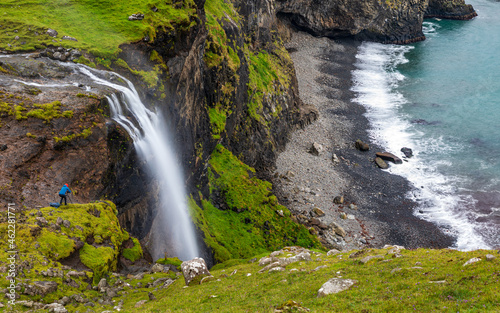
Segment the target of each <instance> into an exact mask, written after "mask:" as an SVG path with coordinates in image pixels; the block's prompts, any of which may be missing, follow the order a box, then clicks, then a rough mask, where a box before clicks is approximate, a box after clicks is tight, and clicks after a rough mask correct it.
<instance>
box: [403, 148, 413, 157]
mask: <svg viewBox="0 0 500 313" xmlns="http://www.w3.org/2000/svg"><path fill="white" fill-rule="evenodd" d="M401 152H403V154H404V155H405V157H407V158H411V157H412V156H413V151H412V150H411V149H410V148H407V147H403V148H401Z"/></svg>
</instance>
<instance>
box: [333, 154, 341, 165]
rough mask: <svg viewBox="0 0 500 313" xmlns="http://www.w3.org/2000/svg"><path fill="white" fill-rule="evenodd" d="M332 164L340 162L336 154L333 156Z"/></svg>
mask: <svg viewBox="0 0 500 313" xmlns="http://www.w3.org/2000/svg"><path fill="white" fill-rule="evenodd" d="M332 162H333V163H335V164H336V163H339V162H340V160H339V157H338V156H337V155H336V154H335V153H334V154H332Z"/></svg>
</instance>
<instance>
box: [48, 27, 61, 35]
mask: <svg viewBox="0 0 500 313" xmlns="http://www.w3.org/2000/svg"><path fill="white" fill-rule="evenodd" d="M57 34H58V33H57V31H56V30H54V29H52V28H49V29H48V30H47V35H49V36H50V37H57Z"/></svg>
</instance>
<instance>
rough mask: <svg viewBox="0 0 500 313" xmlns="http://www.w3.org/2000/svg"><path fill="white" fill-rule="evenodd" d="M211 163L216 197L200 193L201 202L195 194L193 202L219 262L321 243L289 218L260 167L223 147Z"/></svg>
mask: <svg viewBox="0 0 500 313" xmlns="http://www.w3.org/2000/svg"><path fill="white" fill-rule="evenodd" d="M209 164H210V168H209V184H210V190H211V194H212V195H214V196H213V197H212V198H211V199H206V198H203V196H201V195H199V202H200V203H201V206H200V205H198V204H197V202H196V201H195V200H194V198H191V199H190V200H189V204H190V208H191V214H192V216H193V219H194V220H195V222H196V225H198V227H199V228H200V229H201V230H202V231H203V233H204V235H205V236H204V237H205V238H204V240H205V243H206V244H207V246H209V247H210V248H211V249H212V251H213V253H214V257H215V260H216V261H217V262H224V261H226V260H229V259H244V258H249V257H251V256H253V255H256V254H259V253H263V252H266V251H270V250H274V249H278V248H281V247H284V246H286V245H299V246H303V247H314V248H320V247H321V245H320V243H319V242H318V240H317V239H316V238H315V237H314V236H312V235H311V234H310V233H309V231H308V230H307V229H306V228H305V227H304V226H302V225H299V224H296V223H294V222H293V221H292V220H291V219H290V211H289V210H288V209H287V208H286V207H284V206H282V205H280V204H279V203H278V201H277V199H276V197H275V196H274V195H273V194H272V192H271V190H272V185H271V183H269V182H266V181H263V180H260V179H258V178H257V177H255V170H254V169H253V168H251V167H249V166H247V165H245V164H244V163H243V162H241V161H240V160H238V158H236V157H235V156H234V155H233V154H232V153H231V152H230V151H229V150H227V149H225V148H224V147H223V146H222V145H218V146H217V148H216V149H215V150H214V152H213V153H212V156H211V159H210V162H209ZM215 195H221V197H222V199H221V198H220V197H217V196H215ZM220 200H222V201H223V202H224V204H220V202H219V201H220ZM214 203H216V204H217V206H218V207H219V208H217V207H215V206H214ZM278 211H279V212H280V213H282V214H283V216H281V215H280V214H279V213H278Z"/></svg>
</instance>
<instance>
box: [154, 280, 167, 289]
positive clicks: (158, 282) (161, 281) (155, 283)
mask: <svg viewBox="0 0 500 313" xmlns="http://www.w3.org/2000/svg"><path fill="white" fill-rule="evenodd" d="M167 279H169V278H168V277H160V278H158V279H157V280H155V281H154V282H153V288H156V287H158V286H160V285H163V283H164V282H165V281H166V280H167Z"/></svg>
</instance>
